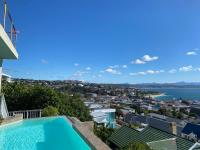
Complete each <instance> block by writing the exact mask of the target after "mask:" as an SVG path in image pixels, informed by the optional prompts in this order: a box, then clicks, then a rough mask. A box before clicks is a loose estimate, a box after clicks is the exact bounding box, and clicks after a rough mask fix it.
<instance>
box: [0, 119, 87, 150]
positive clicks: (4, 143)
mask: <svg viewBox="0 0 200 150" xmlns="http://www.w3.org/2000/svg"><path fill="white" fill-rule="evenodd" d="M0 150H90V147H89V146H88V145H87V143H86V142H85V141H84V140H83V139H82V138H81V137H80V136H79V134H78V133H77V132H76V131H75V130H74V129H73V127H72V126H71V124H70V123H69V121H68V120H67V119H66V118H65V117H51V118H40V119H30V120H24V121H22V122H19V123H15V124H12V125H7V126H4V127H0Z"/></svg>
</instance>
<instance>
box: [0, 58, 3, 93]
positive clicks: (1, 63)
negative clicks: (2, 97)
mask: <svg viewBox="0 0 200 150" xmlns="http://www.w3.org/2000/svg"><path fill="white" fill-rule="evenodd" d="M2 65H3V59H0V93H1V81H2V74H3V72H2V71H3V70H2Z"/></svg>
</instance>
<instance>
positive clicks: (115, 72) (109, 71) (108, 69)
mask: <svg viewBox="0 0 200 150" xmlns="http://www.w3.org/2000/svg"><path fill="white" fill-rule="evenodd" d="M105 72H108V73H111V74H118V75H120V74H121V72H120V71H117V70H115V69H113V68H107V69H106V70H105Z"/></svg>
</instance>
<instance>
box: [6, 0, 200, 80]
mask: <svg viewBox="0 0 200 150" xmlns="http://www.w3.org/2000/svg"><path fill="white" fill-rule="evenodd" d="M8 2H9V5H10V9H11V12H12V16H13V18H14V20H15V26H16V28H17V29H18V30H19V31H20V34H19V35H18V40H17V50H18V53H19V55H20V58H19V60H18V61H14V60H13V61H10V60H9V61H5V63H4V68H5V69H4V71H5V72H6V73H9V74H11V75H12V76H13V77H19V78H33V79H50V80H56V79H61V80H63V79H78V80H85V81H90V82H104V83H105V82H107V83H144V82H178V81H187V82H199V81H200V17H199V16H200V9H199V8H200V1H198V0H190V1H186V0H162V1H161V0H151V1H148V0H123V1H122V0H101V1H98V0H57V1H50V0H42V1H41V0H28V1H27V0H17V1H8Z"/></svg>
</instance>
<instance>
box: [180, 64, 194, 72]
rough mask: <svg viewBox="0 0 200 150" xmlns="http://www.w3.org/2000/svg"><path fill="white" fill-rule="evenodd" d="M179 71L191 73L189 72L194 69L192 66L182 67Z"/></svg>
mask: <svg viewBox="0 0 200 150" xmlns="http://www.w3.org/2000/svg"><path fill="white" fill-rule="evenodd" d="M179 70H180V71H182V72H189V71H192V70H193V67H192V65H189V66H183V67H180V68H179Z"/></svg>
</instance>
